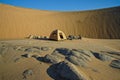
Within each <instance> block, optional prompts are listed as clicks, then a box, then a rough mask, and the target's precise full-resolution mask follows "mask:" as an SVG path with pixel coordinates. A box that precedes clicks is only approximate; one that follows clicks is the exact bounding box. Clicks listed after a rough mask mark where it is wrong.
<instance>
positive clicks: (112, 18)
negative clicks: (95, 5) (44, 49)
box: [0, 4, 120, 39]
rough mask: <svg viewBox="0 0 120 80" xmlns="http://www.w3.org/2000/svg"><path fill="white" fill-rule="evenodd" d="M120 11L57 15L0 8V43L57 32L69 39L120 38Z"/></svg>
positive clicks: (79, 12) (48, 12)
mask: <svg viewBox="0 0 120 80" xmlns="http://www.w3.org/2000/svg"><path fill="white" fill-rule="evenodd" d="M119 14H120V7H119V6H118V7H113V8H108V9H100V10H91V11H75V12H57V11H45V10H33V9H27V8H20V7H15V6H11V5H5V4H0V39H18V38H19V39H20V38H22V39H23V38H25V37H27V36H29V35H40V36H41V35H42V36H49V35H50V33H51V32H52V31H53V30H55V29H60V30H62V31H63V32H64V33H65V34H66V35H70V34H72V35H81V36H83V37H90V38H108V39H110V38H120V33H119V30H120V24H119V22H120V21H119V20H120V15H119Z"/></svg>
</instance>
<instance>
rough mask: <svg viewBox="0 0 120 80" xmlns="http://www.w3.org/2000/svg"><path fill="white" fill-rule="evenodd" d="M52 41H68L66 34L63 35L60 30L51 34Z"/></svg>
mask: <svg viewBox="0 0 120 80" xmlns="http://www.w3.org/2000/svg"><path fill="white" fill-rule="evenodd" d="M49 38H50V39H51V40H56V41H59V40H66V39H67V38H66V36H65V34H64V33H63V31H60V30H58V29H57V30H54V31H53V32H52V33H51V34H50V37H49Z"/></svg>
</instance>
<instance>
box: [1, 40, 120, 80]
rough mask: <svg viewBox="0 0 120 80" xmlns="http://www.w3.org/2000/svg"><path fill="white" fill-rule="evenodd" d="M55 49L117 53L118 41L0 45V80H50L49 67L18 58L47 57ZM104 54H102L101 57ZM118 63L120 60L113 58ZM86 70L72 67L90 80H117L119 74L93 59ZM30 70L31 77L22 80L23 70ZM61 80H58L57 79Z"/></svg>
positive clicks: (28, 59) (4, 43)
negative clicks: (34, 50)
mask: <svg viewBox="0 0 120 80" xmlns="http://www.w3.org/2000/svg"><path fill="white" fill-rule="evenodd" d="M21 47H23V48H24V47H49V50H47V51H40V52H39V51H38V52H25V51H23V50H21ZM56 48H68V49H82V50H91V51H94V52H101V51H103V52H120V40H102V39H88V38H83V39H82V40H66V41H58V42H57V41H49V40H33V39H25V40H24V39H23V40H6V41H0V80H53V78H52V77H50V76H49V74H48V73H47V69H48V68H49V67H50V65H51V64H49V63H44V62H42V61H39V60H37V59H35V58H33V57H30V58H29V57H28V58H25V57H23V56H22V55H24V54H26V53H28V54H38V55H40V56H45V55H46V54H51V53H52V52H53V51H54V50H55V49H56ZM102 54H104V53H102ZM117 58H119V59H120V56H117ZM88 64H89V67H80V66H76V67H77V68H78V69H79V71H83V72H84V74H86V75H87V77H89V78H90V80H120V75H119V74H120V70H119V69H116V68H113V67H110V66H109V64H110V62H104V61H101V60H99V59H96V58H93V59H92V62H91V63H88ZM28 69H30V70H32V71H33V74H32V75H29V76H27V79H24V76H23V73H24V71H25V70H28ZM61 80H62V79H61Z"/></svg>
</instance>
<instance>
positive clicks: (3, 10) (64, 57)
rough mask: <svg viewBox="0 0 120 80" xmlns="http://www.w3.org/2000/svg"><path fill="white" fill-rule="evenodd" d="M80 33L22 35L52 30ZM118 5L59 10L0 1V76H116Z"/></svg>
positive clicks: (106, 79) (63, 79) (119, 77)
mask: <svg viewBox="0 0 120 80" xmlns="http://www.w3.org/2000/svg"><path fill="white" fill-rule="evenodd" d="M55 29H59V30H62V31H63V32H64V33H65V34H66V36H68V35H74V36H78V35H80V36H81V37H82V39H74V40H62V41H52V40H48V39H45V40H43V39H27V38H26V37H28V36H29V35H37V36H49V35H50V33H51V32H52V31H53V30H55ZM119 31H120V7H113V8H107V9H99V10H91V11H74V12H59V11H45V10H34V9H27V8H20V7H15V6H11V5H6V4H0V80H120V32H119Z"/></svg>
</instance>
